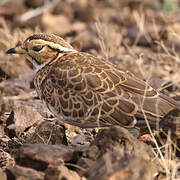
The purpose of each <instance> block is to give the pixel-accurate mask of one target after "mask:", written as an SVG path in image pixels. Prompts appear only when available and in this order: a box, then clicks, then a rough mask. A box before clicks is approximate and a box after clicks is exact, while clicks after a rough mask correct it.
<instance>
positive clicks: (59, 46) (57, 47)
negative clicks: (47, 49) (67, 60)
mask: <svg viewBox="0 0 180 180" xmlns="http://www.w3.org/2000/svg"><path fill="white" fill-rule="evenodd" d="M53 44H54V45H53V46H52V47H53V48H55V49H60V50H61V51H63V52H77V51H76V50H75V49H69V48H66V47H63V46H61V45H60V44H55V43H53Z"/></svg>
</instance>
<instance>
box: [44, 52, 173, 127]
mask: <svg viewBox="0 0 180 180" xmlns="http://www.w3.org/2000/svg"><path fill="white" fill-rule="evenodd" d="M83 58H84V59H83ZM66 59H67V57H66ZM69 59H70V60H71V58H70V57H69ZM77 60H80V61H81V63H80V62H76V63H73V64H72V63H70V64H69V65H68V62H66V63H64V64H61V66H59V65H56V66H54V68H53V70H52V71H51V73H49V75H48V76H47V78H46V79H45V80H44V82H43V83H42V85H41V89H42V91H41V92H42V94H46V95H44V96H43V98H44V99H45V100H46V101H47V102H48V103H49V104H50V105H51V106H52V107H54V109H55V110H56V112H57V113H58V114H62V115H64V116H66V117H69V118H72V121H73V120H74V121H76V122H78V123H79V124H81V126H82V127H90V126H91V121H92V123H94V121H97V123H96V125H97V124H99V125H100V126H102V125H105V126H106V125H112V124H114V125H122V126H131V125H134V124H135V116H136V115H138V116H139V117H142V116H143V113H142V111H141V107H142V108H143V110H144V111H145V112H146V113H147V114H148V116H149V117H150V118H151V116H152V117H161V116H162V115H164V114H163V113H164V109H165V110H169V109H170V108H172V106H173V105H172V104H171V103H169V101H166V100H164V98H161V97H160V96H159V94H158V93H157V92H156V91H155V90H154V89H153V88H152V87H151V86H149V85H148V84H147V83H146V82H144V81H142V80H139V79H137V78H135V77H133V76H131V75H129V74H128V73H124V72H122V71H120V70H119V69H117V68H116V67H115V66H114V65H112V64H111V63H108V62H106V61H103V60H101V59H98V58H95V57H93V56H89V57H88V56H87V55H86V56H85V57H84V56H81V57H77ZM61 61H62V59H61ZM83 63H84V64H83ZM48 93H49V96H47V94H48ZM157 102H158V103H159V104H160V107H161V106H165V107H161V108H160V110H159V111H160V112H157V111H156V105H155V104H156V103H157ZM142 104H143V105H142ZM141 105H142V106H141ZM158 107H159V105H158ZM161 111H163V112H161ZM166 112H167V111H166ZM88 121H89V123H88ZM83 123H84V125H82V124H83ZM93 126H94V125H92V127H93Z"/></svg>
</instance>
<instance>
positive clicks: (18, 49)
mask: <svg viewBox="0 0 180 180" xmlns="http://www.w3.org/2000/svg"><path fill="white" fill-rule="evenodd" d="M6 54H27V50H26V49H24V48H22V47H21V46H17V47H15V48H11V49H9V50H7V51H6Z"/></svg>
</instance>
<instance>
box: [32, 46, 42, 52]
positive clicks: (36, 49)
mask: <svg viewBox="0 0 180 180" xmlns="http://www.w3.org/2000/svg"><path fill="white" fill-rule="evenodd" d="M42 48H43V46H35V47H33V50H34V51H40V50H41V49H42Z"/></svg>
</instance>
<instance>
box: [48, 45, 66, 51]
mask: <svg viewBox="0 0 180 180" xmlns="http://www.w3.org/2000/svg"><path fill="white" fill-rule="evenodd" d="M48 48H50V49H52V50H53V51H57V52H58V53H63V52H64V51H61V50H60V49H56V48H52V47H51V46H49V45H48Z"/></svg>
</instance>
